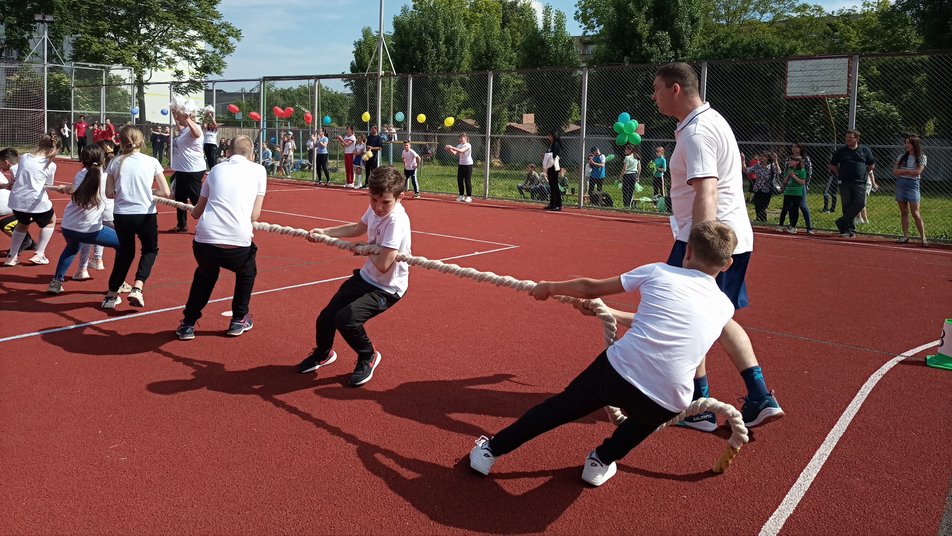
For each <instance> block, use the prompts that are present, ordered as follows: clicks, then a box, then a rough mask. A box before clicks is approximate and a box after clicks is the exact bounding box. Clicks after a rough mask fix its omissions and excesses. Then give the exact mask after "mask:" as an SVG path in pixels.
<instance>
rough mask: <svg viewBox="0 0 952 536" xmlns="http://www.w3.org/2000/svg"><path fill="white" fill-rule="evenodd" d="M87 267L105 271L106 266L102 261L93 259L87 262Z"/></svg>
mask: <svg viewBox="0 0 952 536" xmlns="http://www.w3.org/2000/svg"><path fill="white" fill-rule="evenodd" d="M89 267H90V268H92V269H93V270H105V269H106V265H105V264H103V262H102V259H93V260H92V261H90V262H89Z"/></svg>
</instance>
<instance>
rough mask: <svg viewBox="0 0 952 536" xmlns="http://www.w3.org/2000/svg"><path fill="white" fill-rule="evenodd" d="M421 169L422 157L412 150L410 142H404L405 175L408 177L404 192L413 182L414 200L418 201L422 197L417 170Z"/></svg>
mask: <svg viewBox="0 0 952 536" xmlns="http://www.w3.org/2000/svg"><path fill="white" fill-rule="evenodd" d="M419 167H420V155H418V154H417V152H416V151H414V150H413V149H411V148H410V142H409V141H405V142H403V175H404V177H406V181H407V186H405V187H404V190H406V188H407V187H408V186H409V184H410V181H411V180H412V181H413V198H414V199H416V198H418V197H420V183H419V182H418V181H417V175H416V172H417V168H419Z"/></svg>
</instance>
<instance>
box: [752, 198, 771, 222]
mask: <svg viewBox="0 0 952 536" xmlns="http://www.w3.org/2000/svg"><path fill="white" fill-rule="evenodd" d="M770 197H771V194H770V192H754V213H755V214H756V219H757V221H759V222H765V221H767V208H768V207H769V206H770Z"/></svg>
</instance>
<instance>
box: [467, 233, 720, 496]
mask: <svg viewBox="0 0 952 536" xmlns="http://www.w3.org/2000/svg"><path fill="white" fill-rule="evenodd" d="M736 243H737V237H736V236H735V235H734V231H732V230H731V228H730V227H728V226H726V225H724V224H722V223H718V222H713V221H710V222H704V223H699V224H697V225H695V226H694V227H693V228H692V229H691V234H690V237H689V238H688V244H687V252H686V253H685V255H684V265H683V266H684V267H683V268H677V267H673V266H669V265H667V264H664V263H654V264H647V265H645V266H641V267H639V268H635V269H634V270H632V271H630V272H628V273H626V274H623V275H621V276H619V277H613V278H609V279H601V280H596V279H573V280H570V281H561V282H554V283H553V282H545V281H543V282H541V283H539V284H538V285H537V286H536V287H535V288H533V289H532V291H531V294H532V296H533V297H535V298H536V299H537V300H545V299H548V298H550V297H552V296H556V295H564V296H574V297H576V298H597V297H601V296H608V295H612V294H620V293H622V292H634V291H638V292H640V293H641V301H640V303H639V304H638V310H637V311H636V312H635V313H627V312H624V311H618V310H615V309H611V313H612V316H614V317H615V320H616V321H617V322H618V323H619V324H622V325H624V326H627V327H628V331H627V332H625V334H624V336H623V337H621V339H619V340H618V341H616V342H615V344H613V345H611V346H610V347H609V348H608V349H607V350H605V351H604V352H602V353H601V354H600V355H599V356H598V357H597V358H596V359H595V361H594V362H593V363H592V364H591V365H589V366H588V368H586V369H585V370H584V371H582V373H581V374H579V375H578V376H577V377H576V378H575V379H574V380H572V382H571V383H569V385H568V387H566V388H565V390H564V391H562V392H561V393H560V394H557V395H555V396H553V397H552V398H549V399H548V400H546V401H545V402H543V403H541V404H539V405H538V406H536V407H534V408H532V409H530V410H529V411H528V412H526V414H525V415H523V416H522V417H521V418H520V419H519V420H517V421H516V422H515V423H513V424H512V425H510V426H509V427H507V428H506V429H504V430H503V431H501V432H499V433H498V434H496V435H495V436H494V437H493V438H492V439H487V438H486V437H485V436H484V437H480V438H479V439H477V440H476V447H474V448H473V450H472V451H471V452H470V454H469V463H470V466H471V467H472V468H473V469H474V470H476V471H478V472H480V473H482V474H484V475H485V474H489V470H490V468H492V466H493V464H494V463H495V462H496V459H497V458H498V457H499V456H502V455H504V454H508V453H509V452H512V451H513V450H515V449H516V448H518V447H519V446H520V445H522V444H523V443H525V442H527V441H529V440H530V439H532V438H534V437H536V436H538V435H541V434H543V433H545V432H548V431H549V430H552V429H554V428H556V427H558V426H561V425H563V424H566V423H569V422H571V421H574V420H576V419H580V418H582V417H584V416H586V415H588V414H589V413H591V412H593V411H595V410H597V409H599V408H601V407H603V406H616V407H620V408H622V409H624V410H625V413H626V414H628V419H627V420H626V421H625V422H623V423H622V424H621V425H620V426H618V427H617V428H616V429H615V432H614V433H613V434H612V435H611V437H609V438H607V439H605V440H604V441H603V442H602V444H601V445H600V446H599V447H598V448H596V449H595V450H593V451H591V452H590V453H589V454H588V457H587V458H586V460H585V466H584V468H583V470H582V480H584V481H585V482H588V483H589V484H591V485H593V486H600V485H602V484H603V483H604V482H605V481H606V480H608V479H609V478H611V477H612V476H614V474H615V471H616V466H615V462H616V461H617V460H620V459H622V458H623V457H625V455H627V454H628V452H629V451H631V449H633V448H635V447H636V446H638V444H640V443H641V442H642V441H644V440H645V438H647V437H648V436H649V435H650V434H651V433H652V432H654V431H655V430H656V429H657V428H658V426H660V425H661V424H663V423H665V422H666V421H668V420H670V419H671V418H672V417H674V416H675V415H677V414H678V413H680V412H682V411H684V410H685V409H686V408H687V407H688V405H689V404H690V403H691V395H692V393H693V392H694V371H695V370H696V369H697V367H698V366H699V365H700V364H701V360H702V359H703V358H704V355H705V354H706V353H707V351H708V350H709V349H710V348H711V345H713V344H714V342H715V341H716V340H717V339H718V337H720V335H721V331H722V330H723V329H724V326H725V325H726V324H727V322H728V321H729V320H730V319H731V317H732V316H733V314H734V306H733V304H731V301H730V300H729V299H728V298H727V296H726V295H725V294H724V293H723V292H721V290H720V288H718V286H717V283H716V282H715V280H714V278H715V276H717V274H718V273H720V272H722V271H724V270H726V269H727V268H728V267H729V266H730V264H731V262H732V259H731V254H732V253H733V252H734V247H735V245H736ZM590 306H591V304H590V302H581V303H580V304H579V305H577V307H578V308H579V309H580V310H581V311H582V312H584V313H586V314H589V315H592V314H594V313H593V311H591V310H589V308H590Z"/></svg>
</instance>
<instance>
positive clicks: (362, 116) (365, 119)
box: [360, 112, 370, 123]
mask: <svg viewBox="0 0 952 536" xmlns="http://www.w3.org/2000/svg"><path fill="white" fill-rule="evenodd" d="M360 120H361V121H363V122H364V123H368V122H370V112H364V113H362V114H360Z"/></svg>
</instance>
